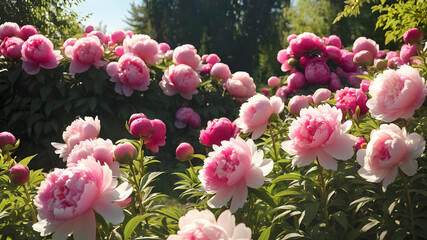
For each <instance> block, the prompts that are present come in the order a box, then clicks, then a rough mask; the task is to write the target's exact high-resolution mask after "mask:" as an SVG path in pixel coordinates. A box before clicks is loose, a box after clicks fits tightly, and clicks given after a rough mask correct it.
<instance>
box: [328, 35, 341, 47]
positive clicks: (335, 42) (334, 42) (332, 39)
mask: <svg viewBox="0 0 427 240" xmlns="http://www.w3.org/2000/svg"><path fill="white" fill-rule="evenodd" d="M327 43H328V45H330V46H335V47H337V48H341V47H342V44H341V39H340V38H339V37H338V36H337V35H331V36H329V37H328V39H327Z"/></svg>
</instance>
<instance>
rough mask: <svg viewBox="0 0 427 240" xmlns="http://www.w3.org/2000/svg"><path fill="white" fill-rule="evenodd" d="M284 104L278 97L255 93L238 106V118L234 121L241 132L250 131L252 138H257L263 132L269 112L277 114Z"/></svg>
mask: <svg viewBox="0 0 427 240" xmlns="http://www.w3.org/2000/svg"><path fill="white" fill-rule="evenodd" d="M284 107H285V105H284V104H283V102H282V100H281V99H280V98H279V97H276V96H273V97H271V98H270V99H268V98H267V97H266V96H264V95H261V94H257V95H255V96H253V97H251V98H249V99H248V101H247V102H245V103H243V105H242V106H241V107H240V111H239V118H238V119H236V121H235V123H236V124H237V127H239V128H240V129H241V130H242V132H243V133H249V132H252V137H251V138H252V139H254V140H255V139H257V138H259V137H261V135H262V134H263V133H264V132H265V130H266V129H267V125H268V120H269V118H270V116H271V114H279V113H281V112H282V111H283V109H284Z"/></svg>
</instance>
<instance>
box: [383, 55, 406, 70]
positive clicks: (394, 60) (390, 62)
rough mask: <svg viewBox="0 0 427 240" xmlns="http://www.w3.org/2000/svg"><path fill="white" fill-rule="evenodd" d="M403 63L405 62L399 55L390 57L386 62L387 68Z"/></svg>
mask: <svg viewBox="0 0 427 240" xmlns="http://www.w3.org/2000/svg"><path fill="white" fill-rule="evenodd" d="M402 65H405V63H404V62H403V61H402V59H400V57H394V58H390V59H389V60H388V62H387V67H388V68H396V67H400V66H402Z"/></svg>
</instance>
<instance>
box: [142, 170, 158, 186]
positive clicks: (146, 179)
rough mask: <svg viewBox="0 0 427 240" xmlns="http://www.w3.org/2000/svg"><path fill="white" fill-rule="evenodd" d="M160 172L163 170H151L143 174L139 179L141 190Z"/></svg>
mask: <svg viewBox="0 0 427 240" xmlns="http://www.w3.org/2000/svg"><path fill="white" fill-rule="evenodd" d="M162 173H163V172H151V173H150V174H145V175H144V177H142V178H141V181H140V186H141V190H142V189H144V188H146V187H147V186H148V184H150V183H151V182H152V181H153V180H154V179H155V178H156V177H158V176H160V175H161V174H162Z"/></svg>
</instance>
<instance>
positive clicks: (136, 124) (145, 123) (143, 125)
mask: <svg viewBox="0 0 427 240" xmlns="http://www.w3.org/2000/svg"><path fill="white" fill-rule="evenodd" d="M129 129H130V132H131V133H132V135H134V136H135V137H137V138H144V139H145V138H148V137H150V135H151V133H152V132H153V126H152V125H151V121H150V120H149V119H148V118H138V119H135V120H133V121H132V122H131V124H129Z"/></svg>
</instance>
